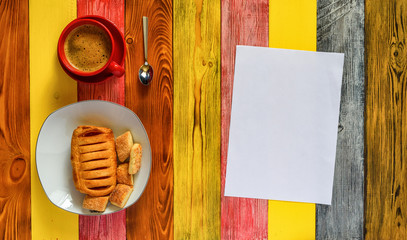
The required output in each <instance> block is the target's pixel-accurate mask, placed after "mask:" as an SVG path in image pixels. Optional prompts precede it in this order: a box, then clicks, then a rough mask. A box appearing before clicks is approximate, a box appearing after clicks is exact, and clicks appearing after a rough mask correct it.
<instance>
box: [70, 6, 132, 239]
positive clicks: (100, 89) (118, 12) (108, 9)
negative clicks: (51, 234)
mask: <svg viewBox="0 0 407 240" xmlns="http://www.w3.org/2000/svg"><path fill="white" fill-rule="evenodd" d="M77 9H78V17H81V16H84V15H100V16H103V17H105V18H107V19H109V20H110V21H112V22H113V23H115V24H116V26H117V27H118V28H119V29H120V31H122V32H123V31H124V0H107V1H106V0H78V7H77ZM124 94H125V92H124V77H121V78H116V77H112V78H111V79H109V80H107V81H105V82H103V83H99V84H83V83H78V100H79V101H82V100H88V99H101V100H107V101H111V102H116V103H119V104H121V105H124V99H125V96H124ZM79 239H95V240H99V239H114V240H119V239H126V210H122V211H120V212H117V213H114V214H109V215H104V216H100V217H97V216H80V217H79Z"/></svg>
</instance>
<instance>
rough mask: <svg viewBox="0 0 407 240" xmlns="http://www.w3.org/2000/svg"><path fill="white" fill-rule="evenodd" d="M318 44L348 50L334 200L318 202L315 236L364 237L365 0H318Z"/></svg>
mask: <svg viewBox="0 0 407 240" xmlns="http://www.w3.org/2000/svg"><path fill="white" fill-rule="evenodd" d="M317 11H318V12H317V15H318V19H317V50H318V51H324V52H343V53H345V63H344V72H343V83H342V93H341V109H340V114H339V126H338V140H337V153H336V164H335V174H334V188H333V195H332V205H330V206H328V205H317V207H316V214H317V215H316V239H321V240H322V239H323V240H328V239H332V240H333V239H363V195H364V192H363V191H364V190H363V184H364V166H363V161H364V116H363V115H364V103H365V99H364V97H365V95H364V90H365V88H364V86H365V85H364V1H363V0H343V1H334V0H318V10H317Z"/></svg>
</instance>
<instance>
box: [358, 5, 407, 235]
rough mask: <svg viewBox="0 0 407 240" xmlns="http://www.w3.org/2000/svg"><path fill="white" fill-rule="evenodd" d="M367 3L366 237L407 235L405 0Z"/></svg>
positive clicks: (406, 19)
mask: <svg viewBox="0 0 407 240" xmlns="http://www.w3.org/2000/svg"><path fill="white" fill-rule="evenodd" d="M365 4H366V6H365V8H366V10H365V14H366V17H365V21H366V24H365V32H366V39H365V49H366V118H365V119H366V122H365V126H366V140H365V147H366V150H365V154H366V163H365V167H366V183H365V184H366V185H365V186H366V190H365V193H366V196H365V239H407V217H406V212H407V165H406V159H407V151H406V149H407V124H406V122H407V108H406V105H407V91H406V84H407V78H406V74H407V71H406V64H407V62H406V61H407V60H406V55H407V50H406V36H407V25H406V22H407V15H406V9H407V1H405V0H404V1H395V0H393V1H383V2H377V1H371V0H368V1H366V3H365Z"/></svg>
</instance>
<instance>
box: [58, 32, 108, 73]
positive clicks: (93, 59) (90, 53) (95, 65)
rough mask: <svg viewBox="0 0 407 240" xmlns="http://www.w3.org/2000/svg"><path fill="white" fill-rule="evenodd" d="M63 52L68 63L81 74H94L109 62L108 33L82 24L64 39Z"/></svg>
mask: <svg viewBox="0 0 407 240" xmlns="http://www.w3.org/2000/svg"><path fill="white" fill-rule="evenodd" d="M64 52H65V56H66V58H67V60H68V61H69V63H70V64H71V65H72V66H73V67H75V68H76V69H78V70H79V71H83V72H94V71H97V70H99V69H101V68H103V67H104V66H105V65H106V63H107V62H108V61H109V58H110V55H111V52H112V43H111V40H110V37H109V35H108V33H106V32H105V31H104V30H103V29H101V28H100V27H98V26H96V25H92V24H84V25H80V26H78V27H76V28H75V29H73V30H72V31H71V32H70V33H69V34H68V36H67V37H66V39H65V43H64Z"/></svg>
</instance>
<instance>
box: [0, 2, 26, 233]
mask: <svg viewBox="0 0 407 240" xmlns="http://www.w3.org/2000/svg"><path fill="white" fill-rule="evenodd" d="M0 12H1V15H2V17H1V19H0V35H1V36H2V37H1V40H0V55H1V61H0V74H1V77H0V171H1V177H0V179H1V180H0V181H1V188H0V209H1V211H0V238H1V239H30V238H31V204H30V203H31V202H30V199H31V196H30V195H31V189H30V94H29V93H30V87H29V82H30V81H29V60H28V57H29V54H28V53H29V51H28V44H29V43H28V0H23V1H1V2H0Z"/></svg>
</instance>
